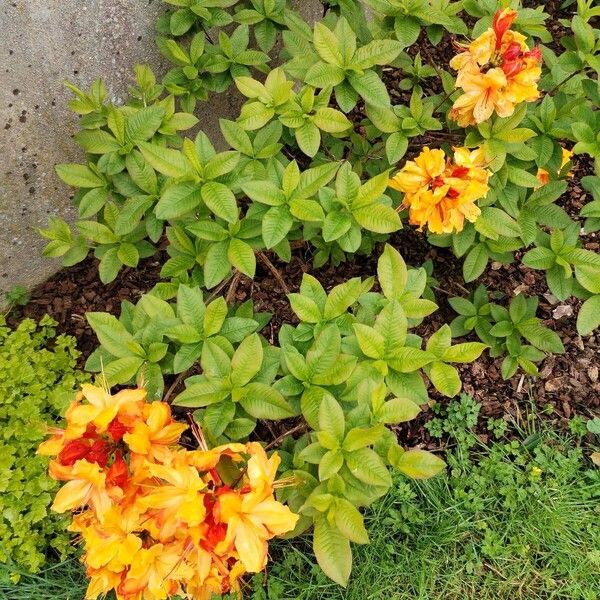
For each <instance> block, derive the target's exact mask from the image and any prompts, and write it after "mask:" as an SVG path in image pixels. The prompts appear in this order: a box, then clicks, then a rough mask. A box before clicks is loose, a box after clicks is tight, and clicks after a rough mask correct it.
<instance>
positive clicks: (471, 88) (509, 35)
mask: <svg viewBox="0 0 600 600" xmlns="http://www.w3.org/2000/svg"><path fill="white" fill-rule="evenodd" d="M516 17H517V13H516V11H514V10H512V9H510V8H507V9H504V10H502V11H498V12H497V13H496V14H495V15H494V20H493V26H492V27H491V28H490V29H488V30H487V31H486V32H484V33H482V34H481V35H480V36H479V37H478V38H477V39H476V40H474V41H473V42H472V43H471V44H469V45H466V46H463V45H459V48H460V49H461V50H462V52H461V53H460V54H457V55H456V56H455V57H454V58H453V59H452V60H451V61H450V66H451V67H452V68H453V69H455V70H456V71H458V75H457V77H456V87H457V88H461V89H462V90H463V91H464V93H463V94H462V95H461V96H460V97H459V98H458V99H457V100H456V102H455V103H454V105H453V107H452V110H451V111H450V117H451V118H452V119H454V120H455V121H456V122H457V123H458V124H459V125H460V126H461V127H466V126H468V125H475V124H477V123H482V122H483V121H486V120H487V119H489V118H490V117H491V116H492V114H493V113H494V111H495V112H496V113H497V114H498V116H500V117H508V116H510V115H511V114H512V113H513V112H514V110H515V105H516V104H519V103H520V102H532V101H533V100H536V99H537V98H538V97H539V91H538V89H537V83H538V81H539V79H540V76H541V74H542V69H541V60H542V56H541V52H540V50H539V48H534V49H533V50H529V47H528V46H527V44H526V43H525V40H526V38H525V36H523V35H522V34H520V33H518V32H516V31H512V30H511V29H510V26H511V25H512V23H513V21H514V20H515V19H516Z"/></svg>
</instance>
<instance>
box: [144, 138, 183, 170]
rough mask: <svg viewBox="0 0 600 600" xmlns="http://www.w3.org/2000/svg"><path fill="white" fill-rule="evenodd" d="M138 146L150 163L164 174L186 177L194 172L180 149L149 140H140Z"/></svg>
mask: <svg viewBox="0 0 600 600" xmlns="http://www.w3.org/2000/svg"><path fill="white" fill-rule="evenodd" d="M138 147H139V149H140V151H141V152H142V155H143V156H144V158H145V159H146V161H147V162H148V164H150V166H151V167H153V168H154V169H156V170H157V171H158V172H159V173H162V174H163V175H167V176H169V177H184V176H186V175H190V174H192V173H193V169H192V165H191V164H190V162H189V160H188V159H187V158H186V157H185V156H184V155H183V154H182V153H181V152H179V151H178V150H172V149H170V148H165V147H164V146H158V145H156V144H150V143H148V142H139V143H138Z"/></svg>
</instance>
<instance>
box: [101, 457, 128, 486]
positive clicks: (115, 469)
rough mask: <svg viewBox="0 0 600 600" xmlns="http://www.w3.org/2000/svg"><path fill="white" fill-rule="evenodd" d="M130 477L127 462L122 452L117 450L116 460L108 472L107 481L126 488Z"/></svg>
mask: <svg viewBox="0 0 600 600" xmlns="http://www.w3.org/2000/svg"><path fill="white" fill-rule="evenodd" d="M128 478H129V471H128V469H127V463H126V462H125V461H124V460H123V456H122V455H121V453H120V452H119V451H117V452H116V453H115V460H114V462H113V464H112V465H111V466H110V469H108V471H107V473H106V482H107V483H108V484H110V485H115V486H117V487H120V488H124V487H125V486H126V485H127V479H128Z"/></svg>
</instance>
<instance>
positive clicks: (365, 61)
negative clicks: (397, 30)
mask: <svg viewBox="0 0 600 600" xmlns="http://www.w3.org/2000/svg"><path fill="white" fill-rule="evenodd" d="M401 50H402V44H401V43H400V42H397V41H395V40H373V41H372V42H369V43H368V44H365V45H364V46H362V47H361V48H359V49H358V50H357V51H356V53H355V54H354V58H353V59H352V62H353V66H356V67H358V68H359V69H368V68H370V67H373V66H375V65H381V66H383V65H388V64H390V63H391V62H393V61H394V59H395V58H396V57H397V56H398V54H400V51H401Z"/></svg>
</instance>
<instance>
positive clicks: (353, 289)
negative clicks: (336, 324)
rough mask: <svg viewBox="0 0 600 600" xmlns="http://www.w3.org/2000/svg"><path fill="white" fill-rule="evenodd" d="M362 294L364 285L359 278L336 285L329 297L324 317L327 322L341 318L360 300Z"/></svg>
mask: <svg viewBox="0 0 600 600" xmlns="http://www.w3.org/2000/svg"><path fill="white" fill-rule="evenodd" d="M361 293H362V285H361V282H360V279H359V278H354V279H350V280H349V281H346V282H345V283H340V284H339V285H336V286H335V287H334V288H333V289H332V290H331V292H330V293H329V296H327V301H326V302H325V310H324V314H323V316H324V317H325V319H327V320H329V319H334V318H335V317H339V316H340V315H342V314H343V313H345V312H346V311H347V310H348V308H350V307H351V306H352V305H353V304H354V303H355V302H356V301H357V300H358V297H359V296H360V294H361Z"/></svg>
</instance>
